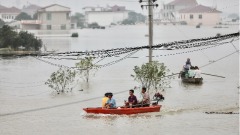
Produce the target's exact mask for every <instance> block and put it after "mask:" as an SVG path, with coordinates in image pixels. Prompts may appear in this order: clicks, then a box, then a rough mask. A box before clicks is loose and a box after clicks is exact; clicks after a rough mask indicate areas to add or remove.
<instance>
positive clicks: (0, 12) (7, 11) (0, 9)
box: [0, 6, 21, 22]
mask: <svg viewBox="0 0 240 135" xmlns="http://www.w3.org/2000/svg"><path fill="white" fill-rule="evenodd" d="M20 13H21V10H20V9H18V8H16V7H11V8H7V7H4V6H0V19H2V20H3V21H4V22H11V21H13V20H15V18H16V16H17V15H19V14H20Z"/></svg>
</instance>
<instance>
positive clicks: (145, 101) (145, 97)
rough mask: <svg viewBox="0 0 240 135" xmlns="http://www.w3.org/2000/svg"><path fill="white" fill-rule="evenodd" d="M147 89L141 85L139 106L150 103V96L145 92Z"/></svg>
mask: <svg viewBox="0 0 240 135" xmlns="http://www.w3.org/2000/svg"><path fill="white" fill-rule="evenodd" d="M146 91H147V89H146V88H145V87H142V101H140V102H139V104H140V105H141V106H149V105H150V96H149V94H148V93H147V92H146Z"/></svg>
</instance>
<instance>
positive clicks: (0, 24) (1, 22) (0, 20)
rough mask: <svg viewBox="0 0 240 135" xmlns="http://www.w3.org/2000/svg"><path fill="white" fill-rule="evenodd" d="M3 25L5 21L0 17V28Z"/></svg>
mask: <svg viewBox="0 0 240 135" xmlns="http://www.w3.org/2000/svg"><path fill="white" fill-rule="evenodd" d="M4 25H5V22H4V21H3V20H2V19H0V28H2V27H3V26H4Z"/></svg>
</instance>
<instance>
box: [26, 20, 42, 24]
mask: <svg viewBox="0 0 240 135" xmlns="http://www.w3.org/2000/svg"><path fill="white" fill-rule="evenodd" d="M41 23H42V21H40V20H22V21H21V24H41Z"/></svg>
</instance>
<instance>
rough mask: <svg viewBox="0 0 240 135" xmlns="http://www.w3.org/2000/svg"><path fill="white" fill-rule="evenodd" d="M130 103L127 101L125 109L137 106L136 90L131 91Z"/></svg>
mask: <svg viewBox="0 0 240 135" xmlns="http://www.w3.org/2000/svg"><path fill="white" fill-rule="evenodd" d="M129 95H130V96H129V97H128V102H126V101H125V107H130V108H131V107H132V106H135V105H136V104H137V97H136V96H135V95H134V90H132V89H131V90H129Z"/></svg>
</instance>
